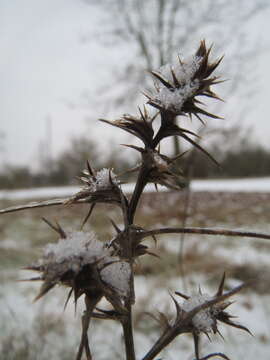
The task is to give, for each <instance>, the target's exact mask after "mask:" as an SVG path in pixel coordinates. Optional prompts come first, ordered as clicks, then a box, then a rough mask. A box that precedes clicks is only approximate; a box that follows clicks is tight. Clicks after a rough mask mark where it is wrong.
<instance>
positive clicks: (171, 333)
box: [142, 328, 180, 360]
mask: <svg viewBox="0 0 270 360" xmlns="http://www.w3.org/2000/svg"><path fill="white" fill-rule="evenodd" d="M177 335H180V334H179V332H177V331H176V330H175V328H171V329H168V330H167V331H166V333H164V334H163V335H162V336H161V337H160V338H159V339H158V340H157V342H156V343H155V344H154V345H153V347H152V348H151V349H150V350H149V351H148V353H147V354H146V355H145V356H144V357H143V359H142V360H152V359H154V358H155V356H156V355H158V354H159V353H160V352H161V351H162V350H163V349H164V348H165V347H166V346H167V345H169V344H170V343H171V342H172V341H173V339H174V338H175V337H176V336H177Z"/></svg>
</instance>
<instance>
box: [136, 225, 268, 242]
mask: <svg viewBox="0 0 270 360" xmlns="http://www.w3.org/2000/svg"><path fill="white" fill-rule="evenodd" d="M161 234H197V235H222V236H238V237H250V238H257V239H267V240H270V234H264V233H257V232H253V231H241V230H228V229H217V228H216V229H211V228H197V227H193V228H191V227H190V228H163V229H155V230H149V231H145V232H144V233H143V234H142V235H141V236H142V238H145V237H147V236H155V235H161Z"/></svg>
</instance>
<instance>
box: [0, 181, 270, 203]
mask: <svg viewBox="0 0 270 360" xmlns="http://www.w3.org/2000/svg"><path fill="white" fill-rule="evenodd" d="M133 187H134V184H125V185H123V190H124V191H125V192H131V191H132V189H133ZM191 188H192V190H193V191H229V192H266V193H267V192H270V177H264V178H244V179H226V180H193V181H192V183H191ZM79 190H80V186H59V187H42V188H33V189H22V190H0V200H20V199H45V198H46V199H47V198H54V197H57V198H58V197H68V196H71V195H72V194H74V193H76V192H77V191H79ZM159 190H161V191H162V190H166V188H164V187H159ZM146 191H148V192H151V191H155V187H154V185H153V184H149V185H147V187H146Z"/></svg>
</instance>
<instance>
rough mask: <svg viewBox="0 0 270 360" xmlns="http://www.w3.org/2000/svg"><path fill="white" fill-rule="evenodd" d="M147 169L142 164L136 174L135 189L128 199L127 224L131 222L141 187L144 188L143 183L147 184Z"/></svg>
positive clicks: (141, 190)
mask: <svg viewBox="0 0 270 360" xmlns="http://www.w3.org/2000/svg"><path fill="white" fill-rule="evenodd" d="M148 171H149V170H148V168H146V167H145V166H144V165H142V167H141V169H140V172H139V175H138V178H137V182H136V185H135V189H134V191H133V194H132V197H131V200H130V205H129V213H128V220H129V224H133V221H134V216H135V212H136V208H137V205H138V202H139V200H140V197H141V194H142V192H143V189H144V187H145V185H146V184H147V178H148Z"/></svg>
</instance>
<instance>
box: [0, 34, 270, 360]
mask: <svg viewBox="0 0 270 360" xmlns="http://www.w3.org/2000/svg"><path fill="white" fill-rule="evenodd" d="M210 52H211V48H207V47H206V44H205V42H204V41H202V42H201V43H200V46H199V48H198V50H197V51H196V53H195V55H194V56H192V57H191V58H189V59H188V60H186V61H185V62H184V61H182V60H181V59H179V61H178V62H177V63H175V64H173V65H172V66H169V65H167V66H166V67H164V68H162V69H160V70H159V71H153V72H152V75H153V76H154V78H155V84H154V89H153V90H152V91H151V92H149V93H147V94H146V97H147V99H148V101H147V104H146V105H145V106H144V108H143V109H139V114H138V115H137V116H133V115H123V116H122V117H121V118H120V119H117V120H115V121H110V120H105V119H102V120H101V121H103V122H105V123H107V124H110V125H112V126H115V127H117V128H120V129H122V130H124V131H127V132H129V133H130V134H132V135H133V136H135V137H137V138H138V139H140V140H141V141H142V143H143V145H142V146H141V147H140V146H134V145H126V146H128V147H130V148H132V149H134V150H135V151H138V152H139V154H140V157H141V161H140V164H139V165H138V166H137V167H136V168H135V169H133V171H137V179H136V183H135V186H134V189H133V192H132V193H131V195H130V196H127V195H126V194H125V193H124V192H123V191H122V188H121V181H120V179H119V177H118V176H117V175H116V174H114V172H113V171H112V170H111V169H101V170H99V171H96V170H94V169H93V168H92V167H91V166H90V163H89V162H87V169H86V170H83V172H82V176H81V177H80V180H81V181H82V182H83V187H82V189H81V191H79V192H78V193H77V194H75V195H74V196H72V197H71V198H68V199H62V200H59V199H55V200H48V201H44V202H39V203H30V204H27V205H24V206H16V207H11V208H8V209H4V210H1V211H0V214H4V213H7V212H13V211H18V210H23V209H28V208H29V209H30V208H36V207H43V206H52V205H60V204H65V205H66V206H68V205H69V204H76V205H77V206H79V205H80V204H89V211H88V213H87V215H86V217H85V219H84V220H83V223H82V226H81V229H80V231H76V230H73V231H70V232H66V231H65V230H64V229H62V228H61V226H60V225H59V224H58V223H56V224H52V223H51V222H50V221H48V220H45V219H44V220H45V221H46V222H47V223H48V225H50V226H51V227H52V228H53V229H54V230H55V231H56V232H57V233H58V235H59V236H60V239H59V240H58V242H57V243H52V244H49V245H47V246H46V247H45V249H44V251H43V256H42V258H41V259H40V260H38V261H37V262H36V263H34V264H32V265H30V266H28V267H27V268H28V269H30V270H34V271H37V272H39V273H40V277H38V278H32V279H30V280H41V281H42V282H43V283H42V286H41V289H40V292H39V294H38V295H37V297H36V300H37V299H39V298H40V297H42V296H44V295H45V294H47V293H48V292H49V291H50V290H51V289H52V288H53V287H54V286H55V285H64V286H65V287H68V288H69V294H68V297H67V301H68V300H69V299H70V297H71V296H72V295H73V296H74V300H75V305H76V303H77V300H78V299H79V298H80V297H82V296H84V300H85V312H84V314H83V316H82V333H81V342H80V345H79V349H78V352H77V357H76V360H80V359H82V356H83V352H85V354H86V358H87V359H88V360H90V359H92V356H91V351H90V344H89V340H88V328H89V324H90V320H91V318H95V317H96V318H99V319H111V320H113V321H116V322H118V323H119V324H120V326H121V327H122V329H123V338H124V343H125V355H126V359H127V360H135V359H136V349H135V347H134V338H133V332H134V329H133V323H132V311H133V306H135V305H136V296H135V295H136V294H135V289H134V276H135V275H136V274H135V273H134V271H135V267H134V264H135V262H136V260H137V259H138V258H139V257H140V256H146V255H154V254H153V253H151V251H150V250H149V249H148V247H147V245H145V244H144V240H145V239H146V238H147V237H150V236H152V237H154V238H155V236H158V235H161V234H170V233H175V234H177V233H187V234H209V235H218V234H219V235H226V236H250V237H257V238H264V239H270V235H268V234H258V233H254V232H250V231H249V232H242V231H233V230H226V229H216V228H215V229H211V228H210V229H209V228H208V229H206V228H186V227H183V228H169V227H167V228H154V229H143V228H142V227H140V226H139V225H137V224H135V223H134V218H135V215H136V213H137V206H138V203H139V201H140V199H141V195H142V193H143V191H144V188H145V186H146V185H147V184H148V183H149V182H153V183H154V184H155V185H156V186H157V185H158V184H160V185H162V186H166V187H168V188H170V189H174V190H180V185H179V184H180V183H181V182H180V181H179V177H180V176H183V174H182V172H181V170H179V171H177V173H176V172H175V166H174V167H172V165H173V163H174V162H175V160H176V159H178V160H179V158H180V160H181V156H182V155H183V154H178V155H176V156H174V157H169V156H167V155H164V154H162V153H161V152H160V143H161V142H162V140H163V139H165V138H167V137H171V136H179V137H181V138H182V139H183V140H185V141H187V142H189V143H190V144H191V145H193V146H194V147H195V148H197V149H198V150H200V151H202V152H203V153H204V154H205V155H206V156H208V157H209V158H210V159H211V160H213V161H214V162H216V161H215V159H214V158H213V157H212V156H211V155H210V154H209V153H208V152H207V151H206V150H205V149H204V148H203V147H201V146H200V145H199V144H198V142H197V141H196V137H197V134H196V133H194V132H192V131H190V130H188V129H186V128H182V127H181V126H179V125H178V123H177V120H178V117H179V115H181V116H186V115H188V116H190V117H192V116H195V117H197V118H198V119H199V120H200V121H201V122H202V123H203V124H204V121H203V119H202V118H201V116H207V117H210V118H213V119H216V118H218V116H216V115H214V114H211V113H209V112H207V111H206V110H205V109H204V108H203V107H202V102H201V101H200V100H199V98H201V97H208V98H210V99H211V98H212V99H219V98H218V96H217V95H216V94H215V93H214V92H213V90H212V87H213V86H214V85H215V84H217V83H219V82H220V79H219V78H218V77H217V76H214V75H213V72H214V71H215V69H216V68H217V66H218V65H219V63H220V61H221V59H218V60H216V61H213V62H211V61H210ZM147 105H148V106H151V107H153V108H154V109H155V111H156V113H155V114H154V115H150V114H149V112H148V111H147V108H146V106H147ZM157 117H160V125H159V126H158V128H157V130H154V127H153V122H154V121H155V119H156V118H157ZM178 163H179V162H178ZM99 203H105V204H111V205H114V206H118V207H119V208H120V209H121V213H122V224H121V225H120V226H117V225H116V224H115V223H114V221H113V220H111V221H112V225H113V228H114V234H113V235H112V237H111V241H110V242H109V243H104V242H102V241H100V240H99V239H98V235H96V234H94V233H93V232H84V231H83V226H84V224H85V223H86V221H87V220H88V219H89V217H90V216H91V215H92V214H94V212H93V210H94V207H95V205H97V204H99ZM93 216H94V215H93ZM155 240H157V239H156V238H155ZM224 281H225V275H224V276H223V277H222V280H221V283H220V285H219V288H218V290H217V292H216V294H215V295H213V296H210V295H207V294H202V293H201V292H199V293H197V294H195V295H192V296H186V295H183V294H182V293H180V292H179V291H176V292H175V294H176V295H177V296H181V297H183V298H184V299H185V300H184V302H183V303H182V304H180V303H179V302H178V301H177V300H176V298H175V297H173V296H171V298H172V301H173V302H174V304H175V317H174V319H173V320H172V321H169V320H167V318H166V316H165V315H164V314H162V316H161V318H162V322H161V324H160V325H161V328H163V330H162V333H161V335H160V337H159V338H158V339H157V341H156V342H155V343H154V344H153V346H152V347H151V348H150V349H149V351H148V352H147V354H145V356H144V357H143V360H151V359H154V358H155V357H156V356H157V355H158V354H159V353H160V352H161V351H162V350H163V349H164V348H165V347H166V346H168V345H169V344H170V343H171V342H172V341H174V340H175V338H177V337H178V336H180V335H182V334H184V333H190V334H192V335H193V338H194V346H195V356H196V360H199V359H210V358H213V357H214V356H215V355H216V354H208V355H206V356H205V357H203V358H200V354H199V338H200V336H201V335H202V334H206V335H207V336H208V335H209V333H210V332H213V333H214V334H216V333H219V331H218V327H217V324H218V322H223V323H225V324H227V325H230V326H233V327H236V328H238V329H241V330H245V331H247V332H249V330H248V329H247V328H245V327H244V326H242V325H240V324H238V323H236V322H234V321H233V320H232V318H233V317H232V316H231V315H230V314H229V313H228V312H226V311H225V309H227V308H228V307H229V305H230V304H231V302H229V301H228V299H229V298H230V297H231V296H233V295H234V294H236V293H237V292H238V291H240V290H241V289H242V288H243V287H244V286H246V284H242V285H240V286H238V287H235V288H233V289H232V290H229V291H227V292H225V293H224V292H223V288H224ZM102 298H106V299H107V300H108V302H109V303H110V304H111V309H110V310H103V309H101V308H100V307H97V305H98V303H99V302H100V300H101V299H102ZM67 301H66V302H67ZM164 325H165V326H164ZM96 326H98V325H96ZM218 356H219V357H222V358H224V359H228V357H226V355H224V354H221V353H218Z"/></svg>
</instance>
